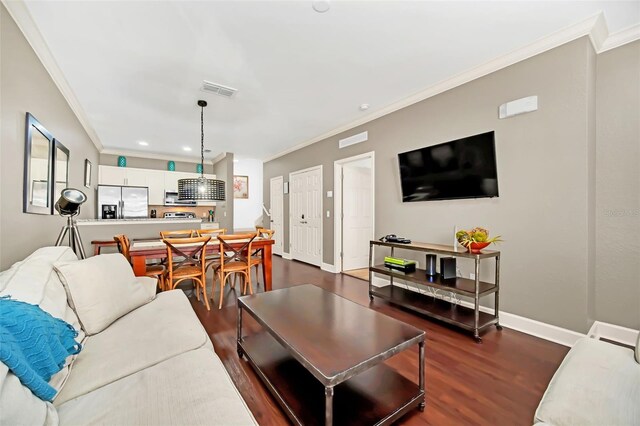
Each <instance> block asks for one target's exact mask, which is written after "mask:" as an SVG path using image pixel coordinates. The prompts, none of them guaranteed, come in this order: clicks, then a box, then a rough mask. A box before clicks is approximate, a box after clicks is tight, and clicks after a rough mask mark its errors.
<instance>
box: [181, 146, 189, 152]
mask: <svg viewBox="0 0 640 426" xmlns="http://www.w3.org/2000/svg"><path fill="white" fill-rule="evenodd" d="M182 150H183V151H191V147H190V146H183V147H182Z"/></svg>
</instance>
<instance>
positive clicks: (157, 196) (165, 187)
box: [98, 165, 216, 206]
mask: <svg viewBox="0 0 640 426" xmlns="http://www.w3.org/2000/svg"><path fill="white" fill-rule="evenodd" d="M199 176H200V174H198V173H189V172H170V171H168V170H150V169H135V168H130V167H115V166H102V165H101V166H99V167H98V183H99V184H100V185H126V186H146V187H148V188H149V205H151V206H161V205H163V204H164V198H165V197H164V193H165V191H169V192H178V180H179V179H197V178H198V177H199ZM204 177H206V178H207V179H215V178H216V176H215V175H211V174H205V175H204ZM215 205H216V203H215V201H198V206H215Z"/></svg>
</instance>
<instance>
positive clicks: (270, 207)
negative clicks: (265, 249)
mask: <svg viewBox="0 0 640 426" xmlns="http://www.w3.org/2000/svg"><path fill="white" fill-rule="evenodd" d="M276 179H282V187H283V188H284V176H282V175H280V176H274V177H272V178H271V179H269V221H270V223H269V229H272V226H271V223H273V222H272V221H271V218H272V216H273V204H272V203H271V201H272V194H271V185H272V183H273V181H274V180H276ZM281 195H282V197H281V200H282V202H281V203H280V211H281V212H282V232H281V234H282V235H280V236H279V238H280V240H281V241H282V252H281V253H276V252H275V251H274V252H273V254H277V255H279V256H284V252H285V251H284V193H282V194H281ZM274 248H275V246H274Z"/></svg>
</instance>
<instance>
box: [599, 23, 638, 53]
mask: <svg viewBox="0 0 640 426" xmlns="http://www.w3.org/2000/svg"><path fill="white" fill-rule="evenodd" d="M638 40H640V24H636V25H632V26H630V27H627V28H625V29H624V30H621V31H618V32H616V33H613V34H611V35H610V36H609V37H607V39H606V40H604V41H603V43H602V45H601V47H600V50H598V53H603V52H606V51H608V50H611V49H615V48H616V47H620V46H623V45H625V44H627V43H632V42H634V41H638Z"/></svg>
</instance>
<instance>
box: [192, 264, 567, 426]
mask: <svg viewBox="0 0 640 426" xmlns="http://www.w3.org/2000/svg"><path fill="white" fill-rule="evenodd" d="M307 283H311V284H315V285H317V286H319V287H322V288H324V289H326V290H329V291H332V292H334V293H336V294H339V295H341V296H343V297H346V298H348V299H350V300H353V301H355V302H357V303H359V304H361V305H364V306H369V307H371V308H372V309H375V310H376V311H378V312H381V313H384V314H386V315H389V316H391V317H394V318H396V319H399V320H401V321H405V322H407V323H409V324H412V325H413V326H415V327H418V328H420V329H423V330H425V331H426V332H427V343H426V391H427V408H426V409H425V411H424V412H419V411H418V410H415V411H414V412H412V413H409V414H407V415H406V416H405V417H403V418H402V419H401V420H400V421H399V423H400V424H405V425H459V424H482V425H484V424H486V425H531V424H532V420H533V415H534V412H535V409H536V407H537V405H538V402H539V401H540V398H541V397H542V394H543V393H544V391H545V389H546V387H547V384H548V383H549V380H551V377H552V376H553V373H554V372H555V371H556V369H557V367H558V366H559V365H560V362H561V361H562V359H563V358H564V356H565V355H566V353H567V351H568V348H566V347H564V346H561V345H557V344H555V343H551V342H548V341H546V340H542V339H538V338H536V337H533V336H529V335H526V334H523V333H520V332H517V331H513V330H510V329H508V328H504V329H503V330H502V331H497V330H496V329H495V327H492V328H491V329H490V330H489V331H488V332H487V333H485V334H484V335H483V340H484V343H483V344H476V343H474V341H473V339H472V338H471V337H470V336H469V335H468V334H465V333H464V332H461V331H459V330H457V329H452V328H449V327H448V326H447V325H444V324H441V323H438V322H435V321H433V320H430V319H427V318H424V317H421V316H418V315H416V314H413V313H410V312H408V311H404V310H402V309H400V308H398V307H396V306H393V305H390V304H388V303H386V302H384V301H382V300H380V299H375V300H374V301H373V302H372V303H369V297H368V293H367V283H366V282H365V281H362V280H359V279H357V278H353V277H349V276H346V275H342V274H331V273H327V272H324V271H321V270H320V269H319V268H316V267H313V266H309V265H306V264H304V263H300V262H295V261H288V260H283V259H281V258H279V257H277V256H274V261H273V288H274V289H278V288H285V287H291V286H295V285H300V284H307ZM254 289H255V286H254ZM262 290H263V286H260V287H258V291H262ZM239 291H240V286H239V285H238V286H236V289H235V290H234V289H230V288H229V287H227V288H226V289H225V300H224V306H223V308H222V309H221V310H218V309H217V305H218V304H217V302H218V300H219V299H218V297H219V295H218V294H217V295H216V296H215V300H216V303H215V304H212V306H211V311H209V312H207V310H206V308H205V307H204V305H203V304H202V303H201V302H198V301H196V300H195V299H192V305H193V307H194V310H195V312H196V314H197V315H198V318H200V321H201V322H202V324H203V325H204V327H205V329H206V330H207V332H208V333H209V336H210V337H211V340H212V341H213V345H214V347H215V351H216V353H217V354H218V356H219V357H220V358H221V359H222V362H223V363H224V366H225V367H226V369H227V371H228V372H229V374H230V376H231V378H232V379H233V382H234V383H235V385H236V387H237V388H238V389H239V391H240V393H241V394H242V396H243V397H244V399H245V401H246V402H247V404H248V406H249V408H250V409H251V411H252V412H253V414H254V416H255V418H256V420H257V421H258V423H260V424H261V425H280V424H287V423H288V419H287V417H286V415H285V414H284V413H283V412H282V411H281V410H280V407H279V406H278V404H277V402H276V401H275V400H274V399H273V398H272V397H271V395H270V394H269V392H268V391H267V389H266V388H265V387H264V386H263V385H262V383H261V381H260V379H259V378H258V376H257V375H256V374H255V373H254V371H253V370H252V369H251V367H250V366H249V364H248V363H247V361H245V360H240V359H239V358H238V354H237V353H236V341H235V340H236V292H238V293H237V294H239ZM218 293H219V289H218ZM244 318H246V320H245V321H244V323H245V324H244V325H243V327H245V328H246V329H247V330H249V329H251V328H254V329H257V328H258V325H257V324H256V323H255V322H254V321H253V320H251V319H250V318H249V316H248V315H247V316H244ZM336 356H340V354H339V353H336ZM417 362H418V356H417V348H415V349H413V350H411V351H404V352H402V353H400V354H398V355H396V356H395V357H393V358H391V359H389V360H388V361H386V364H387V365H389V366H391V367H392V368H394V369H395V370H396V371H398V372H399V373H400V374H402V375H404V376H406V377H408V378H410V379H411V380H414V381H417V377H416V376H417V375H416V371H417V369H418V368H417Z"/></svg>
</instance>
